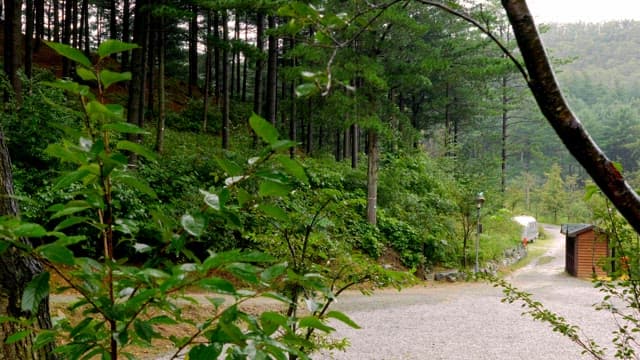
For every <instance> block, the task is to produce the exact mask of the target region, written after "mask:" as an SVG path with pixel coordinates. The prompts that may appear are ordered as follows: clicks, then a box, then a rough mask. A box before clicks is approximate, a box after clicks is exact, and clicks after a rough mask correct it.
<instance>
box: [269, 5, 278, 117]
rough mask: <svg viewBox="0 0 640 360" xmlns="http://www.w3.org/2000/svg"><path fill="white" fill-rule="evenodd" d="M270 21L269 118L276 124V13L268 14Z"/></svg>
mask: <svg viewBox="0 0 640 360" xmlns="http://www.w3.org/2000/svg"><path fill="white" fill-rule="evenodd" d="M268 23H269V31H271V33H270V34H269V41H268V42H269V49H268V59H267V120H268V121H269V122H270V123H271V124H273V125H275V124H276V111H277V101H278V98H277V95H278V74H277V67H278V39H277V38H276V35H275V34H274V31H275V30H276V17H275V16H274V15H269V16H268Z"/></svg>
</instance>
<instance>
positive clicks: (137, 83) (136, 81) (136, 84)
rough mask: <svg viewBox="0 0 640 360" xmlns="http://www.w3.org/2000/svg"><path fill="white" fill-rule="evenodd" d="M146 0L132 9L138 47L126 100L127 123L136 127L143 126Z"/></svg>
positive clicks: (140, 1)
mask: <svg viewBox="0 0 640 360" xmlns="http://www.w3.org/2000/svg"><path fill="white" fill-rule="evenodd" d="M147 1H148V0H138V1H136V5H135V9H134V20H133V27H134V31H133V34H134V38H133V42H134V43H136V44H138V45H139V46H140V47H138V48H136V49H134V50H133V51H132V53H131V82H130V83H129V99H128V100H127V109H128V111H127V121H128V122H130V123H132V124H136V125H138V126H140V127H141V126H142V125H143V122H144V121H143V114H144V90H145V89H144V84H145V77H146V73H147V70H146V56H147V43H148V41H149V34H148V33H149V20H150V19H149V11H148V10H147V9H146V5H147ZM138 138H139V137H138V136H137V135H132V136H130V140H132V141H138ZM130 162H131V164H135V163H136V162H137V158H136V156H135V155H134V154H131V155H130Z"/></svg>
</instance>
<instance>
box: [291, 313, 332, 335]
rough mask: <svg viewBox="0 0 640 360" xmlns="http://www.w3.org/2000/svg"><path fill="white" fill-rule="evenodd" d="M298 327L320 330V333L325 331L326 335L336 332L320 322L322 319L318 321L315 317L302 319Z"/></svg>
mask: <svg viewBox="0 0 640 360" xmlns="http://www.w3.org/2000/svg"><path fill="white" fill-rule="evenodd" d="M298 325H299V326H300V327H301V328H303V327H306V328H312V329H318V330H320V331H324V332H325V333H330V332H333V331H335V330H336V329H334V328H332V327H331V326H329V325H327V324H325V323H323V322H322V321H320V319H318V318H317V317H315V316H307V317H303V318H302V319H300V322H299V323H298Z"/></svg>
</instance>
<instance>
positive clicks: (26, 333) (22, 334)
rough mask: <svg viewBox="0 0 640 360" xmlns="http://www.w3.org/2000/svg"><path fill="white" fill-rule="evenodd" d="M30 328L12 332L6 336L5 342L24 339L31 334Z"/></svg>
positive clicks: (11, 342)
mask: <svg viewBox="0 0 640 360" xmlns="http://www.w3.org/2000/svg"><path fill="white" fill-rule="evenodd" d="M32 332H33V331H32V330H22V331H18V332H16V333H13V334H11V335H9V337H7V340H5V341H4V343H5V344H14V343H17V342H18V341H21V340H24V339H26V338H27V337H29V336H30V335H31V333H32Z"/></svg>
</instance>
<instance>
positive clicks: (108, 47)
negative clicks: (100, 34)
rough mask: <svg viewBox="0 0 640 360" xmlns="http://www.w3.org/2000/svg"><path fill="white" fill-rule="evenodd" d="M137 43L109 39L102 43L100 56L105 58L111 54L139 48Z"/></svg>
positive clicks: (99, 48)
mask: <svg viewBox="0 0 640 360" xmlns="http://www.w3.org/2000/svg"><path fill="white" fill-rule="evenodd" d="M138 47H139V46H138V45H136V44H131V43H125V42H122V41H120V40H114V39H109V40H106V41H103V42H102V43H100V46H99V47H98V56H100V58H101V59H102V58H105V57H107V56H110V55H111V54H117V53H121V52H125V51H129V50H133V49H136V48H138Z"/></svg>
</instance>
